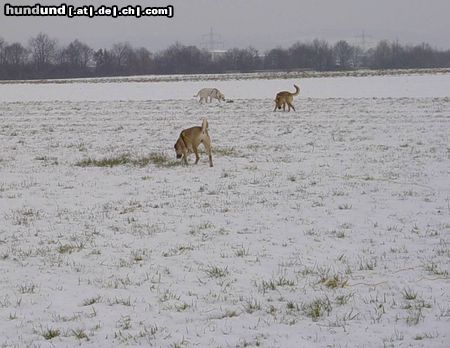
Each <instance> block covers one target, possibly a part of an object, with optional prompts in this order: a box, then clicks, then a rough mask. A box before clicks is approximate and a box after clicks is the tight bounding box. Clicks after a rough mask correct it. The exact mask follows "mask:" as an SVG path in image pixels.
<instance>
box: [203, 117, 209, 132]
mask: <svg viewBox="0 0 450 348" xmlns="http://www.w3.org/2000/svg"><path fill="white" fill-rule="evenodd" d="M207 130H208V120H207V119H206V118H204V119H203V122H202V133H205V132H206V131H207Z"/></svg>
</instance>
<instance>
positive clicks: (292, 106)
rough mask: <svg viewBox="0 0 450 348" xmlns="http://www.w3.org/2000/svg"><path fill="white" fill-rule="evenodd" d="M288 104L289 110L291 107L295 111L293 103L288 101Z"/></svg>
mask: <svg viewBox="0 0 450 348" xmlns="http://www.w3.org/2000/svg"><path fill="white" fill-rule="evenodd" d="M288 105H289V111H290V110H291V108H292V109H293V110H294V111H295V108H294V105H292V104H291V103H289V102H288Z"/></svg>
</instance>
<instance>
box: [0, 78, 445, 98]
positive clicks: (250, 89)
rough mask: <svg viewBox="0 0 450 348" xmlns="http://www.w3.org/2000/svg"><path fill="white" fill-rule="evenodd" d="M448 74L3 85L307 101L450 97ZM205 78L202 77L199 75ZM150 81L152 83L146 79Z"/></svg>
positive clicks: (50, 91) (94, 94)
mask: <svg viewBox="0 0 450 348" xmlns="http://www.w3.org/2000/svg"><path fill="white" fill-rule="evenodd" d="M448 76H449V75H448V74H427V75H405V76H368V77H333V78H329V77H324V78H309V79H301V80H296V79H269V80H264V82H263V83H262V80H261V79H260V78H255V79H248V76H247V79H245V80H238V81H237V80H231V81H230V80H225V81H224V80H218V81H175V82H165V81H164V82H128V81H126V80H123V81H121V80H116V81H117V82H101V81H102V80H96V81H97V82H96V83H92V82H86V80H84V81H83V80H82V81H81V82H77V81H76V80H75V81H71V83H61V81H60V82H59V83H46V84H38V83H19V84H0V102H7V101H22V102H25V101H54V100H58V101H115V100H135V101H143V100H173V99H177V100H191V99H193V95H195V94H196V93H197V91H198V90H200V89H201V88H203V87H205V86H211V87H216V88H219V89H220V90H221V91H223V92H224V93H225V97H226V98H228V99H263V98H272V99H273V97H274V96H273V93H274V91H278V90H286V89H288V90H291V91H294V88H293V84H294V83H295V84H298V85H299V86H300V88H301V97H302V98H401V97H412V98H419V97H430V98H431V97H449V96H450V92H449V91H450V79H449V78H448ZM196 78H200V76H196ZM143 81H146V80H143Z"/></svg>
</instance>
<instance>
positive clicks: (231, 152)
mask: <svg viewBox="0 0 450 348" xmlns="http://www.w3.org/2000/svg"><path fill="white" fill-rule="evenodd" d="M212 152H213V154H215V155H220V156H231V157H238V156H239V152H238V151H237V150H236V149H235V148H234V147H213V149H212Z"/></svg>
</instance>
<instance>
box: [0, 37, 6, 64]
mask: <svg viewBox="0 0 450 348" xmlns="http://www.w3.org/2000/svg"><path fill="white" fill-rule="evenodd" d="M5 46H6V41H5V40H4V39H3V38H1V37H0V65H2V64H5Z"/></svg>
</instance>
